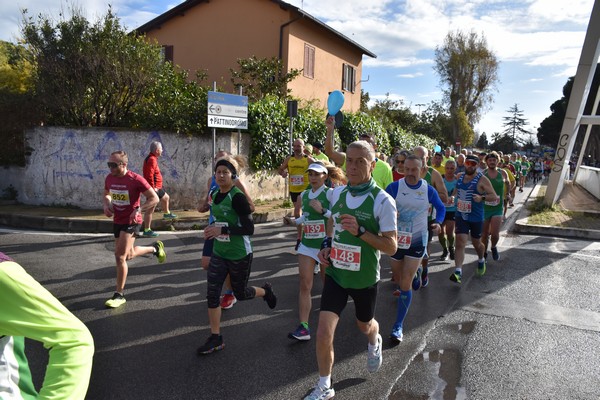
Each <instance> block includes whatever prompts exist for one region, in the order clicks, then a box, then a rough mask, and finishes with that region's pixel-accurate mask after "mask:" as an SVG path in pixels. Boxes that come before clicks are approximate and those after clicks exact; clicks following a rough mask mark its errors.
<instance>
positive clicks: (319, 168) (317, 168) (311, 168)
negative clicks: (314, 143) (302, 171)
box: [307, 163, 327, 174]
mask: <svg viewBox="0 0 600 400" xmlns="http://www.w3.org/2000/svg"><path fill="white" fill-rule="evenodd" d="M307 171H315V172H320V173H323V174H326V173H327V168H325V166H324V165H322V164H317V163H312V164H310V165H309V166H308V169H307Z"/></svg>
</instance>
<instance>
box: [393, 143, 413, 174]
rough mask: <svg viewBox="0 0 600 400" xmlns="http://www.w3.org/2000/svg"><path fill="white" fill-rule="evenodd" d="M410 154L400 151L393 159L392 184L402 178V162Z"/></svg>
mask: <svg viewBox="0 0 600 400" xmlns="http://www.w3.org/2000/svg"><path fill="white" fill-rule="evenodd" d="M409 154H410V153H409V152H408V151H406V150H401V151H400V152H399V153H397V154H396V155H395V157H394V164H395V165H394V168H393V169H392V178H393V179H394V182H396V181H399V180H400V179H402V178H404V162H405V161H406V157H408V155H409Z"/></svg>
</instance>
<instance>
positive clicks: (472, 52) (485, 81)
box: [434, 31, 498, 145]
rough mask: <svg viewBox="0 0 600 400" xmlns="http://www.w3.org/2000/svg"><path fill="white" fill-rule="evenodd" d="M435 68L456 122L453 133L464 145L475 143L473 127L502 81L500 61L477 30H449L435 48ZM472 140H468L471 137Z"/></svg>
mask: <svg viewBox="0 0 600 400" xmlns="http://www.w3.org/2000/svg"><path fill="white" fill-rule="evenodd" d="M434 70H435V71H436V72H437V73H438V75H439V76H440V82H441V85H442V89H443V92H444V98H445V102H446V104H447V105H448V108H449V110H450V115H451V116H452V119H453V121H454V123H453V136H454V138H455V139H459V138H460V139H461V141H462V142H463V144H464V145H466V144H469V143H472V140H473V139H472V134H471V132H465V131H463V130H462V129H463V128H465V127H466V126H467V125H468V126H470V127H471V131H472V126H473V125H474V124H475V123H476V122H478V121H479V120H480V119H481V116H482V114H483V112H484V111H485V109H486V108H487V107H489V105H490V104H491V103H492V101H493V96H492V90H493V89H494V88H495V85H496V83H497V82H498V60H497V58H496V56H495V54H494V53H493V52H492V51H491V50H489V49H488V46H487V41H486V39H485V36H483V35H482V36H481V37H479V36H478V35H477V34H476V33H475V32H473V31H472V32H470V33H465V32H461V31H455V32H449V33H448V34H447V35H446V38H445V39H444V43H443V45H442V46H438V47H436V49H435V65H434ZM469 138H470V140H465V139H469Z"/></svg>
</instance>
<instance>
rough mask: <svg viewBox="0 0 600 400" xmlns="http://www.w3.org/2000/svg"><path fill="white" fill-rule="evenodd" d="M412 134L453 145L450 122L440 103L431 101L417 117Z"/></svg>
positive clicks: (448, 115)
mask: <svg viewBox="0 0 600 400" xmlns="http://www.w3.org/2000/svg"><path fill="white" fill-rule="evenodd" d="M413 132H414V133H416V134H421V135H425V136H428V137H430V138H432V139H435V140H436V142H445V143H453V140H454V139H453V136H452V120H451V118H450V114H449V113H448V111H447V110H446V108H445V107H444V105H443V104H442V103H441V102H436V101H432V102H431V103H429V104H428V105H427V108H426V109H425V110H424V111H422V112H421V114H420V115H419V122H418V124H417V125H416V126H415V127H414V129H413Z"/></svg>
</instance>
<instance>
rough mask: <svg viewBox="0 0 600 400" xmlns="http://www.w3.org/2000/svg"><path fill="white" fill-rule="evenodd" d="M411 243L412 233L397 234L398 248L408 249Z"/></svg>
mask: <svg viewBox="0 0 600 400" xmlns="http://www.w3.org/2000/svg"><path fill="white" fill-rule="evenodd" d="M411 242H412V232H398V248H399V249H403V250H405V249H408V248H410V244H411Z"/></svg>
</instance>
